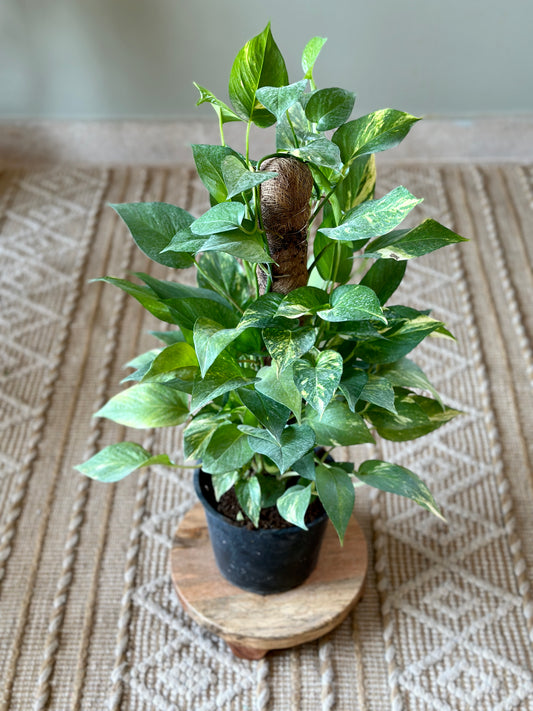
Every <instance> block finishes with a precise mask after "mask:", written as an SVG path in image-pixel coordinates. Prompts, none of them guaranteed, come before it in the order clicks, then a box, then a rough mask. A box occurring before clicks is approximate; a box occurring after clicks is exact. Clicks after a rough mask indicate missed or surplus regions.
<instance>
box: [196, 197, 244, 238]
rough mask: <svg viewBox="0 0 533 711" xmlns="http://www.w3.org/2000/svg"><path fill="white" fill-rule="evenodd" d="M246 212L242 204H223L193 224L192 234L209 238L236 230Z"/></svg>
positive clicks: (214, 207) (215, 206)
mask: <svg viewBox="0 0 533 711" xmlns="http://www.w3.org/2000/svg"><path fill="white" fill-rule="evenodd" d="M244 211H245V208H244V205H243V204H242V203H240V202H223V203H220V204H218V205H214V206H213V207H212V208H211V209H210V210H208V211H207V212H205V213H204V214H203V215H202V216H201V217H199V218H198V219H197V220H195V221H194V222H193V223H192V224H191V232H192V233H193V234H195V235H200V236H209V235H214V234H217V233H219V232H228V231H229V230H234V229H235V228H236V227H239V226H240V225H241V223H242V221H243V219H244Z"/></svg>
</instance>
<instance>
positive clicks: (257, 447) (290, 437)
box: [239, 425, 315, 474]
mask: <svg viewBox="0 0 533 711" xmlns="http://www.w3.org/2000/svg"><path fill="white" fill-rule="evenodd" d="M239 429H240V430H241V431H242V432H244V433H246V434H247V435H248V441H249V443H250V446H251V447H252V448H253V450H254V451H255V452H257V453H258V454H264V455H265V456H267V457H269V458H270V459H271V460H272V461H273V462H274V464H275V465H276V466H277V467H278V469H279V471H280V473H281V474H284V473H285V472H286V471H288V470H289V469H290V468H291V466H292V465H293V464H294V462H297V461H298V460H299V459H301V458H302V457H303V456H304V455H305V454H307V452H309V450H311V449H312V448H313V446H314V444H315V436H314V434H313V430H312V429H311V428H310V427H308V426H307V425H289V426H288V427H286V428H285V429H284V430H283V432H282V433H281V436H280V438H279V440H278V439H276V437H274V435H273V434H272V433H271V432H269V431H268V430H264V429H261V428H259V427H249V426H247V425H239Z"/></svg>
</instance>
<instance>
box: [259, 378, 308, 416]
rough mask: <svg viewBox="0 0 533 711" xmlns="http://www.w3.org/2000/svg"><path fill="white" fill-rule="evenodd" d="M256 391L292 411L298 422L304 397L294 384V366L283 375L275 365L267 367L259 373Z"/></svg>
mask: <svg viewBox="0 0 533 711" xmlns="http://www.w3.org/2000/svg"><path fill="white" fill-rule="evenodd" d="M257 377H258V381H257V382H256V384H255V389H256V390H258V391H259V392H260V393H262V394H263V395H266V396H267V397H270V398H272V400H275V401H276V402H279V403H281V404H282V405H285V407H288V408H289V410H291V411H292V412H293V413H294V415H295V417H296V419H297V420H298V422H299V421H300V419H301V414H302V396H301V395H300V391H299V390H298V388H297V387H296V385H295V384H294V378H293V372H292V366H290V365H289V366H288V367H287V368H285V370H282V371H281V373H278V370H277V368H276V367H275V366H273V365H265V366H264V367H263V368H261V370H259V372H258V373H257Z"/></svg>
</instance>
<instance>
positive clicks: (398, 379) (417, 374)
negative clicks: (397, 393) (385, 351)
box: [376, 262, 442, 406]
mask: <svg viewBox="0 0 533 711" xmlns="http://www.w3.org/2000/svg"><path fill="white" fill-rule="evenodd" d="M376 264H378V262H376ZM379 373H380V375H382V376H383V377H385V378H387V380H388V381H389V382H390V384H391V385H393V386H394V387H400V388H401V387H403V388H419V389H420V390H427V391H428V392H430V393H431V394H432V395H433V397H434V398H435V400H437V401H438V402H439V403H440V405H441V406H442V401H441V398H440V395H439V393H438V392H437V391H436V390H435V388H434V387H433V385H432V384H431V383H430V382H429V380H428V378H427V376H426V374H425V373H424V371H423V370H422V368H420V367H419V366H418V365H417V364H416V363H413V361H412V360H409V358H402V359H401V360H398V361H396V362H395V363H391V364H390V365H384V366H382V367H381V368H380V370H379Z"/></svg>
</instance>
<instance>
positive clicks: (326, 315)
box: [318, 284, 387, 323]
mask: <svg viewBox="0 0 533 711" xmlns="http://www.w3.org/2000/svg"><path fill="white" fill-rule="evenodd" d="M318 315H319V316H320V318H322V319H324V321H333V322H338V321H364V320H370V319H375V320H377V321H383V322H384V323H386V322H387V319H386V318H385V316H384V315H383V311H382V309H381V305H380V303H379V300H378V297H377V296H376V295H375V293H374V292H373V291H372V289H369V288H368V287H367V286H361V285H360V284H343V285H341V286H338V287H337V288H336V289H335V290H334V291H333V293H332V294H331V308H330V309H326V310H324V311H319V312H318Z"/></svg>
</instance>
